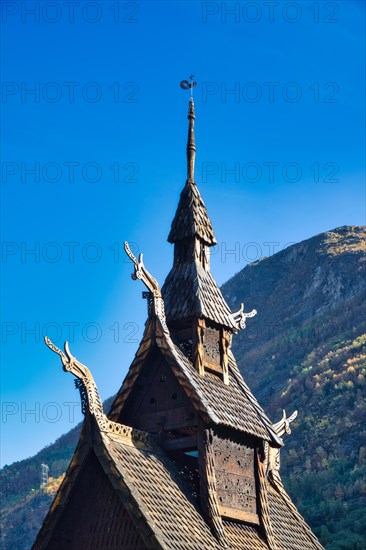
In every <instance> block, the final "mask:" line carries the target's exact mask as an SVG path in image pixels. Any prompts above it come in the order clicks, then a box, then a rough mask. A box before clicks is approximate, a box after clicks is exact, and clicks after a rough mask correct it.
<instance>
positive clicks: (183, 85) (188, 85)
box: [180, 74, 197, 97]
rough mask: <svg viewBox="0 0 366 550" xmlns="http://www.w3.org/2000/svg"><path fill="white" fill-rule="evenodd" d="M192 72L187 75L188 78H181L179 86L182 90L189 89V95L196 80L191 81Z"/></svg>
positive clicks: (192, 77)
mask: <svg viewBox="0 0 366 550" xmlns="http://www.w3.org/2000/svg"><path fill="white" fill-rule="evenodd" d="M193 79H194V74H191V75H189V80H190V82H189V80H182V82H181V83H180V87H181V88H182V89H183V90H191V97H193V88H194V87H195V86H197V82H193Z"/></svg>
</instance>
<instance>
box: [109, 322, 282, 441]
mask: <svg viewBox="0 0 366 550" xmlns="http://www.w3.org/2000/svg"><path fill="white" fill-rule="evenodd" d="M155 326H156V328H155ZM154 347H157V348H158V349H159V350H160V352H161V353H162V355H163V356H164V358H165V359H166V361H167V362H168V364H169V365H170V366H171V368H172V370H173V372H174V374H175V376H176V377H177V379H178V381H179V383H180V384H181V385H182V387H183V388H184V391H185V392H186V394H187V395H188V396H189V398H190V399H191V401H192V403H193V405H194V407H195V408H196V409H197V410H198V411H199V412H200V413H201V414H202V416H203V418H204V419H205V420H206V421H207V422H212V423H214V424H217V425H223V426H227V427H230V428H233V429H236V430H241V431H243V432H246V433H248V434H251V435H254V436H256V437H259V438H262V439H264V440H266V441H272V442H273V443H274V444H275V445H277V446H281V445H282V443H281V441H280V440H279V439H278V437H277V436H276V434H275V433H274V432H273V430H272V424H271V421H270V420H269V419H268V417H267V416H266V414H265V413H264V411H263V409H262V408H261V407H260V405H259V404H258V402H257V400H256V399H255V397H254V396H253V394H252V393H251V391H250V390H249V388H248V386H247V385H246V383H245V382H244V379H243V377H242V375H241V374H240V371H239V369H238V367H237V365H236V362H235V359H234V356H233V355H231V357H230V362H229V373H230V385H229V386H226V385H224V384H222V381H221V380H220V379H219V378H218V377H217V376H215V375H214V374H210V373H207V374H206V375H205V376H204V377H202V376H200V375H199V374H198V372H197V370H196V368H195V367H194V365H193V363H192V361H191V360H190V359H189V358H188V357H187V356H186V355H185V354H184V353H183V351H182V350H181V349H180V348H179V347H178V346H177V345H175V344H174V342H173V341H172V339H171V337H170V335H169V333H167V332H166V331H164V329H163V327H162V325H161V322H160V320H159V319H157V320H156V325H155V323H154V322H152V321H150V322H148V325H147V327H146V329H145V334H144V337H143V339H142V341H141V344H140V347H139V349H138V350H137V353H136V355H135V359H134V360H133V362H132V364H131V367H130V369H129V372H128V374H127V376H126V378H125V380H124V382H123V384H122V386H121V388H120V390H119V391H118V394H117V397H116V399H115V401H114V403H113V404H112V407H111V410H110V413H109V415H108V416H109V418H110V419H111V420H115V421H117V419H118V418H119V416H120V414H121V411H122V408H123V405H124V403H125V402H126V399H127V397H128V396H129V394H130V392H131V389H132V387H133V385H134V384H135V382H136V380H137V378H138V375H139V373H140V371H141V368H142V366H143V364H144V363H145V362H146V361H147V360H148V356H149V353H150V352H151V350H152V349H153V348H154Z"/></svg>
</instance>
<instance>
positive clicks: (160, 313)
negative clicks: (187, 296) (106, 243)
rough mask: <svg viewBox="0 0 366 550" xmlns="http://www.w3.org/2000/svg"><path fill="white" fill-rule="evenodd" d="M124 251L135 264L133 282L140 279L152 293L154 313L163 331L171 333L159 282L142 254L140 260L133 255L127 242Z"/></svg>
mask: <svg viewBox="0 0 366 550" xmlns="http://www.w3.org/2000/svg"><path fill="white" fill-rule="evenodd" d="M124 249H125V252H126V254H127V256H128V257H129V258H130V260H131V261H132V262H133V264H134V266H135V271H134V273H133V274H132V275H131V277H132V279H133V280H136V279H140V280H141V281H142V282H143V283H144V285H145V286H146V288H147V289H148V290H149V291H150V293H151V296H152V313H153V314H154V315H155V316H156V317H157V318H158V319H159V320H160V322H161V325H162V327H163V330H164V331H165V332H167V333H169V329H168V326H167V324H166V318H165V307H164V300H163V297H162V295H161V289H160V286H159V283H158V281H157V280H156V279H155V278H154V277H153V276H152V275H151V273H149V271H148V270H147V269H146V267H145V265H144V262H143V256H142V254H139V257H138V259H137V258H136V256H134V254H133V253H132V251H131V249H130V247H129V244H128V242H127V241H125V243H124Z"/></svg>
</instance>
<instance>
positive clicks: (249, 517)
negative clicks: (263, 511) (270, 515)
mask: <svg viewBox="0 0 366 550" xmlns="http://www.w3.org/2000/svg"><path fill="white" fill-rule="evenodd" d="M219 508H220V514H221V516H222V517H224V518H227V519H235V520H237V521H246V522H247V523H254V524H255V525H259V517H258V514H252V513H251V512H245V511H244V510H236V509H235V508H228V507H227V506H220V507H219Z"/></svg>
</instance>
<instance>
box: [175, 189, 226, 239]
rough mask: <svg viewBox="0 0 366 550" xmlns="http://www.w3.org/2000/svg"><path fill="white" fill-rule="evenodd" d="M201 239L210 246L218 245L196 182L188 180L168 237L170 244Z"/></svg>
mask: <svg viewBox="0 0 366 550" xmlns="http://www.w3.org/2000/svg"><path fill="white" fill-rule="evenodd" d="M194 236H197V237H200V238H201V239H202V240H203V241H204V242H205V243H206V244H207V245H208V246H213V245H214V244H216V242H217V241H216V238H215V235H214V232H213V229H212V224H211V220H210V218H209V217H208V214H207V210H206V206H205V203H204V202H203V199H202V197H201V194H200V192H199V190H198V187H197V186H196V184H195V182H194V181H190V180H187V183H186V184H185V186H184V188H183V191H182V192H181V194H180V199H179V204H178V208H177V211H176V213H175V216H174V219H173V221H172V226H171V229H170V233H169V236H168V241H169V242H170V243H175V242H177V241H180V240H182V239H187V238H189V237H194Z"/></svg>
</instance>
